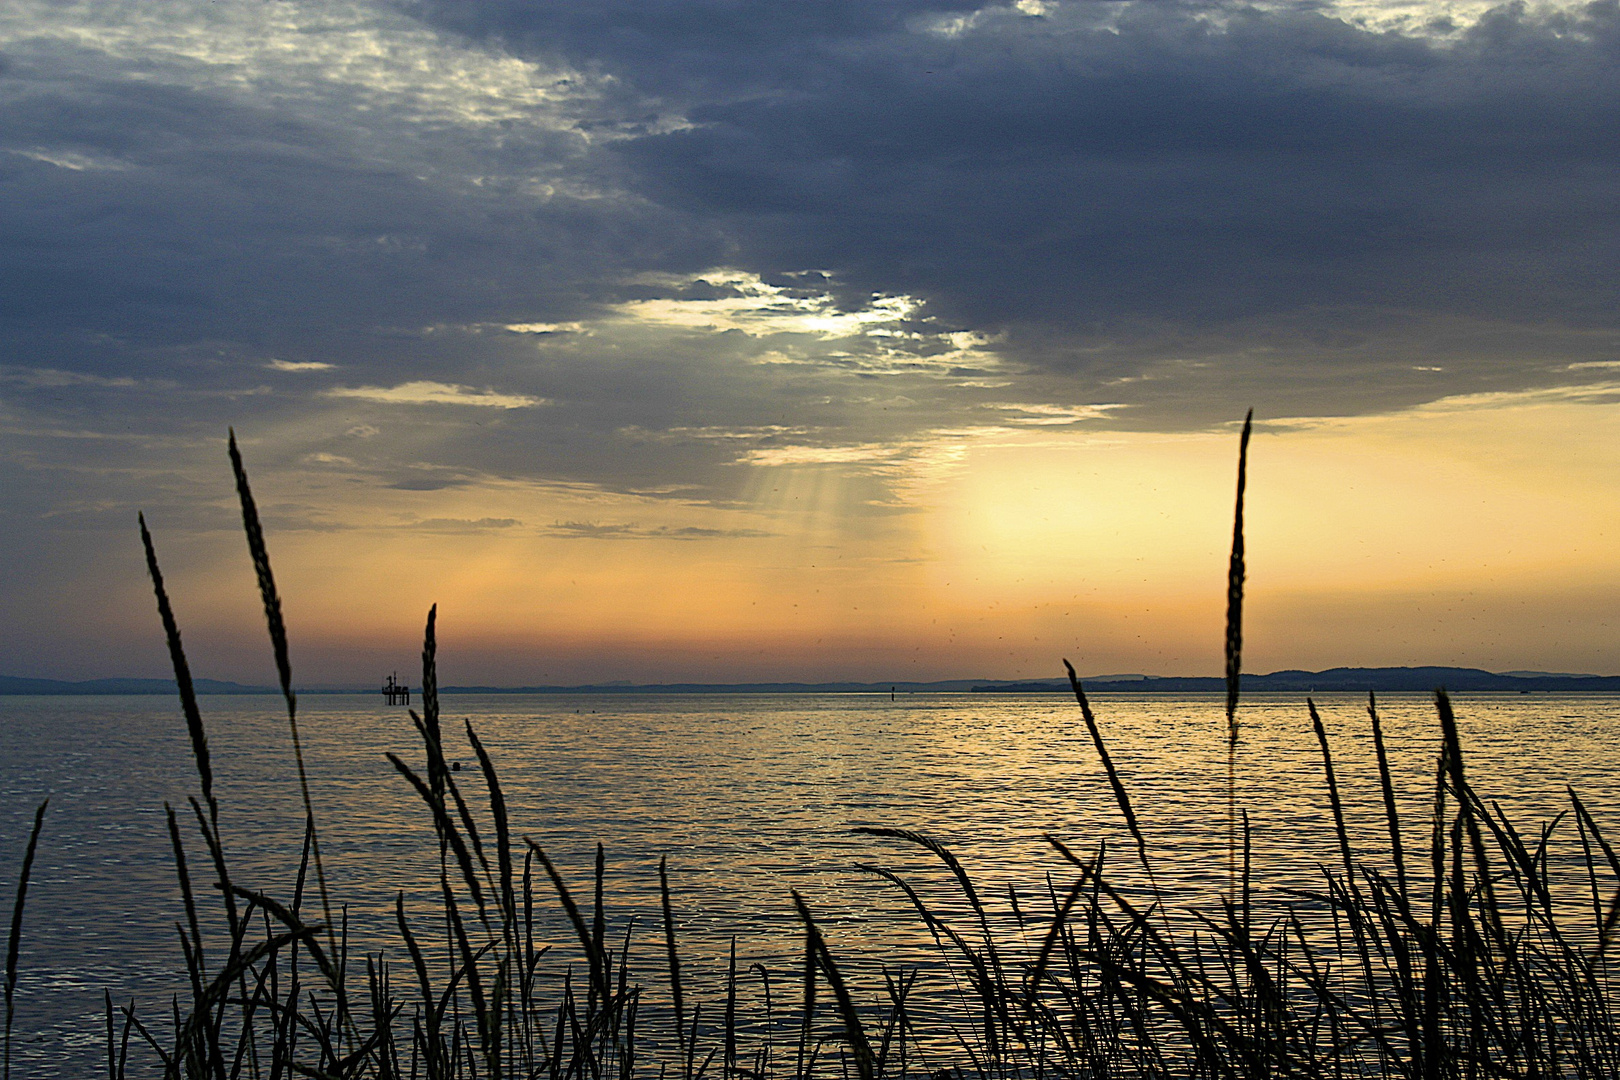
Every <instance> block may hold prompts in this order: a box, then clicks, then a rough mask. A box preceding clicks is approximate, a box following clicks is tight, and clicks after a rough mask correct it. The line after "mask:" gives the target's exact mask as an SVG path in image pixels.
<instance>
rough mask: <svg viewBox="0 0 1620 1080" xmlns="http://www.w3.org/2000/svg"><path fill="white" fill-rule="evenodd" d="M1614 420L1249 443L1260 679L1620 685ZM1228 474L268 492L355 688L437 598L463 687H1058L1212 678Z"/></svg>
mask: <svg viewBox="0 0 1620 1080" xmlns="http://www.w3.org/2000/svg"><path fill="white" fill-rule="evenodd" d="M1607 394H1608V391H1607V390H1606V389H1604V388H1599V389H1598V390H1596V391H1593V390H1588V391H1585V392H1582V393H1581V394H1557V393H1542V394H1523V395H1511V396H1503V397H1500V398H1488V399H1486V398H1481V399H1456V400H1451V401H1444V402H1439V403H1436V404H1433V405H1430V406H1426V407H1423V408H1419V409H1411V410H1404V411H1401V412H1395V413H1389V414H1384V415H1378V416H1369V417H1359V418H1345V419H1329V420H1309V421H1292V420H1280V421H1269V422H1267V421H1265V420H1264V419H1262V421H1261V426H1260V427H1259V429H1258V430H1257V433H1256V436H1255V440H1254V443H1253V448H1252V451H1251V471H1250V487H1249V492H1250V495H1249V506H1248V514H1247V520H1248V532H1247V539H1248V557H1249V571H1250V578H1249V594H1248V595H1249V599H1248V605H1247V610H1248V623H1247V633H1246V653H1245V661H1246V662H1245V667H1246V669H1247V670H1252V671H1269V670H1275V669H1278V668H1284V667H1296V668H1297V667H1304V668H1318V667H1328V666H1338V665H1367V666H1381V665H1402V664H1428V663H1432V664H1455V665H1460V666H1479V667H1488V668H1495V669H1498V670H1500V669H1504V668H1510V669H1516V668H1538V667H1544V668H1550V669H1556V670H1576V669H1578V670H1594V671H1600V672H1607V671H1612V670H1615V668H1616V665H1614V664H1613V663H1612V662H1610V661H1609V660H1608V659H1607V658H1608V657H1609V656H1612V655H1614V650H1615V647H1616V646H1617V645H1620V634H1617V633H1616V630H1615V629H1614V628H1613V627H1612V626H1611V623H1610V620H1609V617H1608V614H1607V611H1608V606H1607V601H1608V599H1609V598H1612V597H1614V596H1616V595H1617V594H1620V560H1616V559H1615V558H1614V555H1613V553H1612V550H1611V549H1612V540H1613V538H1614V537H1615V536H1616V535H1620V494H1616V493H1615V492H1614V491H1613V490H1612V487H1611V486H1610V485H1608V484H1607V477H1608V476H1611V475H1614V470H1615V468H1616V467H1617V466H1620V408H1617V407H1616V405H1615V404H1613V403H1611V402H1610V401H1609V400H1608V398H1607V396H1606V395H1607ZM1235 449H1236V438H1235V434H1234V432H1233V431H1232V430H1220V431H1213V432H1199V433H1190V434H1151V433H1135V432H1129V431H1119V430H1115V431H1107V432H1102V431H1097V430H1094V429H1084V428H1078V427H1075V428H1066V429H1058V428H1052V427H1039V428H1027V429H1010V428H983V429H977V430H970V431H965V432H953V433H950V434H948V435H942V436H939V437H938V438H937V440H936V444H935V445H932V446H931V447H927V448H924V450H925V451H926V452H919V451H918V449H917V448H916V447H913V448H912V451H911V452H909V453H908V455H907V456H905V457H904V458H900V459H894V460H881V455H873V454H868V455H867V457H865V458H860V459H858V462H859V463H858V464H856V465H854V466H851V465H849V464H847V463H846V464H843V465H840V464H835V463H821V464H797V465H780V466H775V467H762V466H758V465H755V466H752V467H751V468H752V469H753V470H754V476H755V480H756V483H755V485H754V487H753V489H752V494H751V496H750V498H749V500H748V501H747V502H745V503H742V504H739V505H736V506H724V507H719V506H711V505H694V504H689V503H686V502H683V501H681V500H680V499H679V498H678V497H670V496H668V495H665V496H646V495H640V496H638V495H626V494H615V493H609V492H604V491H601V490H597V489H595V488H591V487H589V486H586V485H573V486H569V485H552V486H541V485H533V484H526V483H520V482H515V481H500V480H493V479H489V480H485V481H482V482H480V483H477V484H472V485H468V486H465V487H459V488H451V489H446V490H439V491H429V492H417V491H397V490H370V491H366V492H364V494H363V495H362V496H360V497H358V498H357V497H355V496H354V495H353V494H352V493H349V492H345V493H344V496H345V497H344V499H343V501H342V502H338V501H335V500H334V499H333V498H332V497H331V496H330V495H329V494H328V495H324V496H323V495H322V493H321V492H320V491H317V490H313V489H311V488H310V485H309V481H308V478H307V477H306V476H303V475H300V474H298V473H280V474H273V475H260V476H259V477H258V478H257V483H258V484H259V487H260V489H261V499H263V500H266V501H269V500H282V499H285V500H289V501H294V502H306V503H310V504H313V505H317V506H320V507H321V509H322V510H323V511H324V512H326V513H327V514H328V515H329V516H330V517H331V518H332V519H333V523H334V529H335V531H288V532H277V531H275V529H274V528H272V531H271V537H270V540H271V545H272V556H273V558H274V560H275V563H276V567H277V572H278V575H279V576H280V579H281V581H282V590H283V593H284V597H285V603H286V607H287V613H288V619H289V624H290V626H291V628H292V631H293V634H294V638H295V641H296V642H298V643H299V644H300V654H301V656H300V659H301V663H302V665H303V667H302V670H303V672H304V677H305V678H306V679H308V680H310V681H317V682H318V681H321V680H339V681H341V680H343V679H346V678H355V677H363V676H366V675H367V674H368V669H363V670H359V671H356V670H354V669H355V668H356V667H357V666H361V665H360V664H359V663H358V662H357V658H358V657H360V656H364V657H366V660H365V663H370V664H374V663H375V659H374V657H375V654H376V653H377V652H378V648H379V646H381V645H382V644H383V643H387V649H388V650H391V651H394V652H396V653H398V655H399V656H400V659H399V661H398V663H399V664H400V665H404V664H408V662H409V661H410V660H411V659H412V658H413V657H414V648H413V642H414V640H415V635H416V634H417V633H419V628H420V625H421V620H422V616H423V614H424V613H425V611H426V608H427V606H428V605H429V604H430V603H433V602H438V603H439V604H440V611H441V619H442V620H443V621H442V626H443V628H444V629H443V642H444V649H445V654H446V658H447V663H450V665H451V667H450V670H451V671H452V672H455V671H456V670H457V669H456V667H455V663H457V662H459V663H460V665H461V667H460V673H459V674H454V673H453V674H452V675H451V676H450V677H451V678H452V679H453V680H454V681H457V682H463V683H502V684H523V683H543V682H560V683H571V682H588V681H599V680H604V679H625V678H627V679H633V680H635V681H647V682H656V681H751V680H756V679H757V680H788V679H793V680H799V679H802V680H806V681H819V680H823V679H886V678H887V679H927V678H953V677H969V678H972V677H985V678H1001V677H1007V678H1018V677H1048V676H1053V675H1056V674H1058V673H1059V672H1060V671H1061V667H1060V663H1059V661H1060V658H1062V657H1065V656H1067V657H1070V658H1072V659H1074V660H1075V662H1076V663H1077V664H1079V665H1080V666H1081V668H1082V670H1083V671H1087V672H1099V673H1100V672H1127V671H1129V672H1142V673H1146V674H1158V675H1170V674H1211V673H1214V672H1216V671H1217V670H1218V668H1219V664H1220V640H1221V619H1222V613H1223V603H1224V601H1223V586H1224V573H1225V562H1226V557H1227V548H1228V544H1229V542H1230V528H1231V524H1230V520H1231V499H1232V484H1233V473H1234V457H1235V454H1234V451H1235ZM874 462H875V463H874ZM861 463H864V464H861ZM871 469H877V470H880V471H882V472H883V473H884V479H885V482H886V484H887V487H886V488H885V489H884V490H888V491H890V492H891V493H892V497H891V502H890V503H889V504H888V505H884V506H878V507H874V506H873V505H871V503H870V499H869V498H868V496H869V495H870V493H871V491H872V490H873V489H872V487H871V484H870V480H871V474H870V470H871ZM379 523H385V524H379ZM219 544H220V546H218V548H217V555H218V557H217V558H213V559H209V558H208V556H207V554H206V552H207V551H208V550H210V547H209V545H207V544H203V545H196V546H194V548H193V549H192V550H189V551H188V552H187V553H186V556H185V557H186V558H187V559H190V560H199V557H200V560H199V561H200V563H201V564H203V565H199V561H192V562H191V563H190V564H189V565H187V564H183V563H181V562H178V561H176V560H172V559H171V561H170V563H171V566H172V569H171V575H172V576H173V577H174V579H175V581H176V582H177V584H176V586H175V588H176V593H177V596H178V597H179V600H178V601H177V602H179V603H181V605H182V610H183V611H184V612H185V613H186V614H187V615H188V616H189V618H190V620H191V625H192V626H193V627H194V629H193V630H192V631H191V632H190V633H189V636H188V640H190V641H193V642H197V643H199V644H201V643H203V642H205V641H207V640H208V638H209V637H210V636H211V635H219V636H220V637H221V639H222V640H223V639H230V640H237V639H240V640H242V641H243V642H244V643H245V642H248V641H251V640H252V639H253V637H254V634H253V632H252V631H251V630H250V629H244V628H246V627H251V626H252V625H253V624H254V623H255V621H256V618H257V615H256V610H255V605H254V603H253V596H252V587H251V580H250V579H249V577H248V576H247V575H246V573H245V570H244V568H243V566H242V565H240V564H241V558H240V555H239V553H237V552H236V551H234V550H232V548H234V547H235V546H236V544H237V541H236V539H235V538H234V537H233V538H230V541H229V542H226V541H225V540H224V539H223V538H220V541H219ZM205 647H206V646H205ZM245 647H246V646H245V645H244V648H245ZM350 658H356V659H350ZM452 658H459V660H453V659H452Z"/></svg>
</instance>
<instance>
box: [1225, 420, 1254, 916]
mask: <svg viewBox="0 0 1620 1080" xmlns="http://www.w3.org/2000/svg"><path fill="white" fill-rule="evenodd" d="M1253 427H1254V410H1253V409H1250V410H1249V412H1248V414H1247V415H1246V416H1244V418H1243V434H1242V435H1241V436H1240V437H1239V439H1238V466H1237V499H1236V503H1235V506H1234V509H1233V511H1232V555H1231V558H1230V559H1228V560H1227V565H1226V647H1225V650H1224V651H1225V654H1226V894H1227V899H1228V900H1231V899H1232V898H1233V896H1234V893H1235V890H1236V888H1237V883H1236V876H1237V746H1238V694H1239V692H1240V691H1241V689H1242V683H1243V581H1244V577H1245V575H1246V574H1247V570H1246V568H1245V566H1244V553H1243V496H1244V491H1245V488H1246V487H1247V486H1248V478H1249V433H1250V431H1251V430H1252V429H1253Z"/></svg>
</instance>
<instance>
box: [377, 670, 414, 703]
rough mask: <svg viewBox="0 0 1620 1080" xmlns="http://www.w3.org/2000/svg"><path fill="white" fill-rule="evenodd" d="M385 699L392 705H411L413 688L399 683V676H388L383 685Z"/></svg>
mask: <svg viewBox="0 0 1620 1080" xmlns="http://www.w3.org/2000/svg"><path fill="white" fill-rule="evenodd" d="M382 692H383V698H384V700H386V701H387V702H388V704H390V705H409V704H410V703H411V688H410V687H409V686H406V685H405V684H404V683H402V682H400V681H399V676H398V674H394V675H390V676H388V681H387V682H385V683H383V688H382Z"/></svg>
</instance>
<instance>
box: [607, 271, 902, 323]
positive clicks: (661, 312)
mask: <svg viewBox="0 0 1620 1080" xmlns="http://www.w3.org/2000/svg"><path fill="white" fill-rule="evenodd" d="M637 280H638V281H639V282H641V283H644V284H647V285H654V286H658V287H662V288H665V289H669V290H671V291H677V292H678V291H688V290H692V289H694V287H698V288H701V289H702V290H703V292H704V295H697V296H674V297H660V298H654V299H648V300H631V301H627V302H625V303H623V304H620V305H618V308H617V310H618V311H619V312H620V313H621V314H623V315H625V316H627V317H629V318H631V319H635V320H638V321H641V322H646V323H655V324H663V325H666V326H676V327H683V328H690V329H704V330H741V331H743V332H744V333H747V334H751V335H753V336H756V337H762V336H765V335H769V334H805V335H810V336H813V337H819V338H846V337H858V336H862V335H882V334H886V333H893V332H894V331H895V330H896V329H897V328H898V326H899V324H901V323H902V322H904V321H905V320H907V319H909V318H911V317H912V316H913V315H914V314H916V312H917V309H918V307H919V304H918V302H917V301H916V300H915V299H913V298H912V297H909V296H873V297H872V298H871V300H870V301H869V302H868V303H867V304H866V305H865V306H863V307H860V308H856V309H854V310H848V309H845V308H842V307H840V306H839V304H838V301H837V300H836V299H835V298H834V297H833V296H832V295H831V294H830V293H827V292H824V291H820V290H817V289H815V288H790V287H787V286H781V285H772V284H770V283H768V282H766V281H764V280H762V279H761V278H760V276H759V275H758V274H753V273H748V272H746V271H741V270H726V269H720V270H707V271H704V272H703V273H701V274H691V275H687V276H675V275H666V274H657V275H644V276H643V277H641V278H640V279H637Z"/></svg>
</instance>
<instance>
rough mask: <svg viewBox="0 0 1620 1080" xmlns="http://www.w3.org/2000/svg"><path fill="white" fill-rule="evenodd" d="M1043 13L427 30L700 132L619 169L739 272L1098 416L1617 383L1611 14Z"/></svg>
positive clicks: (595, 14)
mask: <svg viewBox="0 0 1620 1080" xmlns="http://www.w3.org/2000/svg"><path fill="white" fill-rule="evenodd" d="M1025 6H1026V7H1027V8H1028V9H1029V11H1032V12H1035V11H1042V10H1044V12H1045V13H1044V14H1040V15H1035V14H1026V13H1025V12H1023V11H1019V10H1017V9H1015V8H1011V7H1007V8H988V7H986V8H982V9H978V10H975V8H974V7H970V6H967V5H941V4H934V5H927V6H924V5H922V4H916V5H908V4H895V3H876V2H872V3H839V4H794V3H776V4H771V3H752V4H740V3H732V2H723V0H714V2H710V3H693V2H689V0H681V2H668V3H604V4H589V5H581V4H575V3H571V2H565V0H557V2H549V3H548V2H526V3H476V4H473V3H457V2H449V0H444V2H438V3H432V2H430V3H427V4H425V5H421V6H419V7H417V8H416V10H419V11H423V12H425V13H426V14H427V16H428V17H430V18H432V19H435V20H437V21H438V22H440V23H441V24H442V25H445V26H447V27H451V28H454V29H456V30H458V31H460V32H463V33H467V34H469V35H472V36H474V37H475V38H477V39H479V40H486V41H497V42H499V43H501V45H502V46H503V47H505V48H509V49H513V50H515V51H518V52H523V53H528V54H531V55H543V56H554V57H563V58H566V59H567V60H568V61H570V62H572V63H575V64H592V65H598V66H599V67H600V68H601V69H603V70H605V71H607V72H610V73H612V74H613V75H615V76H617V77H618V78H619V79H620V80H622V84H623V86H624V88H625V90H624V93H625V94H626V95H627V96H628V94H629V93H630V92H631V91H635V92H638V93H640V94H641V95H643V96H644V99H645V100H646V101H647V102H657V103H660V104H661V105H662V106H663V107H666V108H673V109H678V110H679V111H680V112H681V113H682V114H683V115H684V116H685V117H686V118H687V119H688V120H690V121H691V124H692V126H691V127H689V128H685V129H681V130H672V131H668V132H665V133H662V134H655V135H649V136H646V137H643V138H638V139H632V140H629V141H627V142H625V143H623V144H621V145H620V146H619V147H617V148H616V150H615V152H616V153H617V154H619V155H620V156H621V157H622V159H623V160H624V162H625V163H626V167H627V170H628V176H629V178H630V180H629V182H631V183H632V184H633V185H634V186H635V188H636V190H638V191H640V192H642V193H643V194H645V195H646V196H647V197H648V198H649V199H650V200H652V201H654V202H656V203H657V204H659V205H661V206H665V207H671V208H678V209H681V210H684V211H686V212H688V213H690V214H691V215H693V216H694V217H696V218H698V219H700V220H703V221H705V222H709V223H712V224H714V225H715V226H716V227H719V228H721V229H723V230H724V231H725V233H726V235H727V236H728V237H730V238H731V239H732V240H733V242H734V243H735V244H736V245H737V250H738V256H737V258H735V259H734V260H733V261H734V262H735V263H737V264H740V265H744V266H749V267H751V268H755V269H758V270H760V271H761V272H767V273H768V272H770V271H771V270H772V269H775V268H782V267H806V266H814V267H824V268H828V269H831V270H833V271H835V272H836V273H837V275H838V276H839V278H840V280H841V281H842V282H843V283H844V285H845V286H846V287H847V288H849V289H850V290H851V292H854V293H860V292H864V291H888V292H900V293H910V294H912V295H915V296H919V297H921V298H924V299H926V300H927V302H928V304H929V310H930V312H932V313H933V314H934V315H935V316H937V317H938V318H940V319H942V320H944V321H946V322H949V323H953V324H957V325H962V326H971V327H974V328H976V329H980V330H984V331H989V332H1005V333H1006V334H1007V338H1006V341H1005V342H1004V344H1003V346H1002V351H1003V352H1004V354H1006V355H1008V356H1011V357H1014V358H1016V359H1018V360H1019V361H1021V362H1022V363H1024V364H1027V365H1028V366H1029V367H1031V368H1032V369H1034V370H1035V371H1037V372H1046V373H1052V374H1058V375H1062V376H1065V377H1071V378H1073V379H1075V380H1077V382H1076V383H1075V384H1074V385H1073V386H1071V390H1070V392H1071V393H1073V391H1074V389H1076V388H1078V387H1085V386H1087V384H1088V383H1092V384H1094V383H1095V381H1096V380H1098V379H1099V377H1100V378H1101V379H1104V380H1106V379H1108V378H1113V379H1123V380H1131V379H1136V378H1140V377H1142V376H1144V375H1151V376H1153V377H1154V379H1155V381H1164V380H1176V381H1178V383H1179V385H1178V387H1177V388H1175V389H1172V390H1171V392H1170V394H1169V395H1168V398H1165V397H1160V396H1158V395H1157V394H1156V393H1155V394H1150V395H1141V394H1138V393H1136V392H1133V391H1131V390H1129V389H1127V390H1124V391H1121V393H1123V394H1125V396H1126V399H1127V400H1133V399H1137V398H1139V397H1140V398H1142V399H1143V400H1142V403H1143V404H1144V405H1145V406H1147V408H1148V410H1149V411H1152V412H1156V413H1157V414H1158V415H1157V417H1156V420H1157V422H1159V423H1171V424H1174V423H1177V422H1178V419H1179V421H1180V422H1198V421H1200V420H1201V419H1202V417H1201V416H1199V415H1198V414H1200V413H1203V412H1205V410H1203V409H1198V408H1196V407H1193V406H1192V403H1191V402H1189V401H1187V400H1186V397H1187V396H1189V395H1185V394H1183V393H1182V392H1181V391H1182V390H1183V389H1187V388H1193V389H1195V390H1196V394H1194V395H1190V396H1196V397H1200V398H1206V399H1207V397H1208V396H1209V395H1214V396H1216V397H1218V398H1222V399H1225V398H1229V397H1234V396H1235V397H1238V398H1242V397H1244V396H1247V397H1249V398H1250V399H1253V398H1254V397H1256V396H1258V394H1259V392H1261V391H1266V395H1267V396H1268V397H1269V398H1271V399H1272V400H1271V401H1270V402H1268V404H1271V405H1272V406H1273V407H1272V409H1271V411H1273V412H1277V411H1283V410H1286V409H1299V410H1301V411H1306V412H1309V411H1314V410H1328V411H1339V410H1347V411H1356V410H1358V409H1364V408H1380V407H1387V406H1390V405H1395V404H1402V403H1409V402H1411V401H1415V400H1423V399H1424V398H1425V397H1432V396H1435V395H1436V394H1437V393H1444V392H1452V391H1463V390H1474V389H1480V388H1485V387H1491V388H1500V387H1508V386H1518V385H1527V384H1533V383H1536V382H1540V381H1544V380H1545V379H1546V377H1547V376H1546V372H1545V370H1543V369H1544V367H1545V362H1547V361H1556V360H1558V359H1559V358H1561V357H1563V356H1565V355H1566V354H1568V355H1569V357H1570V358H1571V359H1585V358H1587V354H1586V352H1585V350H1587V349H1590V348H1592V347H1593V338H1592V336H1591V335H1592V334H1593V333H1596V334H1598V335H1599V340H1600V341H1601V344H1599V345H1598V346H1597V347H1598V348H1599V349H1600V350H1602V349H1608V350H1610V351H1612V349H1613V347H1614V337H1613V332H1614V330H1615V319H1616V315H1615V311H1614V307H1613V304H1612V297H1613V296H1614V294H1615V289H1616V286H1617V285H1620V280H1617V277H1620V213H1617V211H1620V183H1617V181H1620V168H1617V166H1620V63H1617V60H1620V16H1617V8H1616V5H1615V4H1614V3H1595V4H1591V5H1588V6H1586V7H1584V8H1580V9H1575V10H1570V11H1566V12H1563V13H1555V14H1541V15H1537V14H1533V13H1529V12H1527V11H1526V10H1525V9H1523V8H1522V7H1517V6H1511V5H1510V6H1506V7H1503V8H1499V9H1497V10H1495V11H1493V12H1491V13H1489V14H1488V15H1486V16H1485V17H1484V18H1483V19H1481V20H1480V21H1479V22H1478V24H1477V25H1475V26H1473V27H1471V28H1469V29H1467V30H1466V31H1463V32H1453V33H1442V32H1441V31H1442V30H1443V29H1444V28H1443V27H1441V28H1431V29H1432V30H1433V33H1432V34H1430V35H1424V36H1413V35H1410V34H1402V33H1395V32H1387V31H1377V30H1371V29H1363V28H1358V27H1356V26H1353V25H1351V24H1349V23H1347V22H1345V21H1341V20H1339V19H1336V18H1333V17H1331V13H1330V12H1313V11H1311V10H1307V9H1291V10H1281V11H1263V10H1259V9H1254V8H1247V7H1242V6H1238V5H1205V6H1200V5H1186V4H1169V3H1132V4H1123V5H1121V4H1076V3H1065V4H1050V5H1025ZM953 19H955V20H957V22H956V23H955V25H954V26H953V24H952V20H953ZM1553 329H1557V330H1560V331H1564V332H1563V333H1560V334H1554V333H1550V332H1549V331H1551V330H1553ZM1414 366H1441V367H1444V368H1445V369H1446V370H1445V371H1444V372H1443V373H1442V377H1441V378H1440V379H1434V378H1428V379H1424V378H1419V377H1414V374H1413V372H1412V368H1413V367H1414ZM1211 368H1213V370H1211ZM1278 379H1282V380H1285V382H1284V384H1282V385H1279V384H1278V383H1277V380H1278ZM1116 385H1122V386H1127V387H1128V386H1129V383H1118V384H1116ZM1087 388H1088V389H1090V387H1087ZM1053 389H1055V388H1053ZM1071 400H1072V398H1071ZM1216 406H1217V408H1218V409H1220V410H1225V411H1230V409H1231V407H1232V404H1231V403H1230V402H1228V401H1225V400H1221V401H1218V402H1216ZM1189 410H1190V411H1189Z"/></svg>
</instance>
